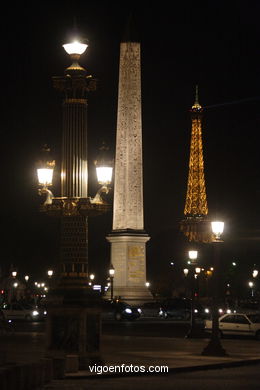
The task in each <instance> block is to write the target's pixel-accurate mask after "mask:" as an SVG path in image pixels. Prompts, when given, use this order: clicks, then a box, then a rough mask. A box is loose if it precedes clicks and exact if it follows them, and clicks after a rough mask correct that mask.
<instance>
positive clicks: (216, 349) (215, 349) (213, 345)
mask: <svg viewBox="0 0 260 390" xmlns="http://www.w3.org/2000/svg"><path fill="white" fill-rule="evenodd" d="M201 354H202V355H203V356H228V354H227V352H226V351H225V349H224V348H223V347H222V345H221V343H220V341H219V339H211V340H210V342H209V344H208V345H207V346H206V347H205V348H204V349H203V351H202V353H201Z"/></svg>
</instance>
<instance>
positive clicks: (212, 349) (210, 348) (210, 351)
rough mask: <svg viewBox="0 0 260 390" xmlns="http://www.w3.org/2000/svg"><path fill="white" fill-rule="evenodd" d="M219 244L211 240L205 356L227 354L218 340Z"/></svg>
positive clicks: (203, 352)
mask: <svg viewBox="0 0 260 390" xmlns="http://www.w3.org/2000/svg"><path fill="white" fill-rule="evenodd" d="M220 245H221V242H218V241H216V242H213V250H214V273H213V277H212V282H213V292H212V331H211V338H210V342H209V344H208V345H207V346H206V347H205V348H204V350H203V351H202V355H206V356H227V353H226V351H225V349H224V348H223V347H222V345H221V342H220V331H219V312H218V305H219V284H220Z"/></svg>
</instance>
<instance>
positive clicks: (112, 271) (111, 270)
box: [108, 266, 115, 276]
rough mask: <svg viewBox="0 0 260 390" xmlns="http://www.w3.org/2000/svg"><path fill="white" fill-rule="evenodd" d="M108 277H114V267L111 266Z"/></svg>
mask: <svg viewBox="0 0 260 390" xmlns="http://www.w3.org/2000/svg"><path fill="white" fill-rule="evenodd" d="M108 272H109V275H110V276H114V275H115V269H114V267H113V266H111V268H109V271H108Z"/></svg>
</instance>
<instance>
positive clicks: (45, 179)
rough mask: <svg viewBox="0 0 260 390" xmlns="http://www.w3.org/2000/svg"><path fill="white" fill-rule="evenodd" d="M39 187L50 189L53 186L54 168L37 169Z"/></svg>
mask: <svg viewBox="0 0 260 390" xmlns="http://www.w3.org/2000/svg"><path fill="white" fill-rule="evenodd" d="M37 175H38V182H39V185H41V186H44V187H48V186H51V185H52V178H53V168H39V169H37Z"/></svg>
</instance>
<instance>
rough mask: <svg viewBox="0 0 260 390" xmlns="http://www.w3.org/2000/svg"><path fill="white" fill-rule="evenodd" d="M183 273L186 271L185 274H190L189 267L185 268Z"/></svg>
mask: <svg viewBox="0 0 260 390" xmlns="http://www.w3.org/2000/svg"><path fill="white" fill-rule="evenodd" d="M183 273H184V275H185V276H188V273H189V270H188V268H184V270H183Z"/></svg>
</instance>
